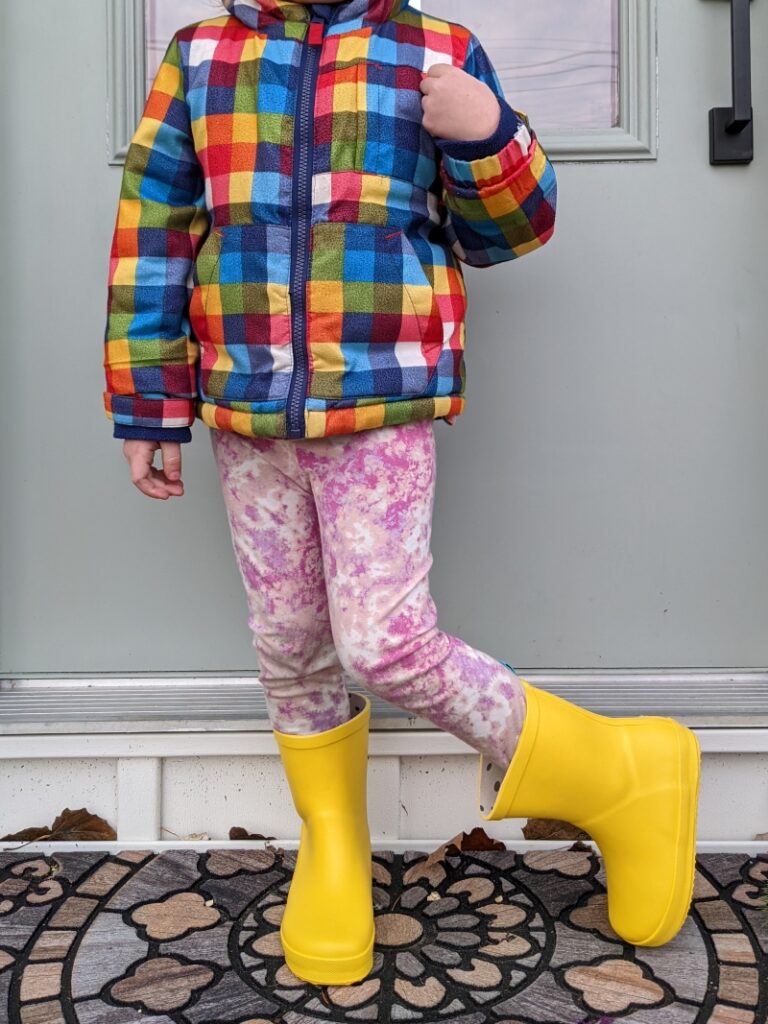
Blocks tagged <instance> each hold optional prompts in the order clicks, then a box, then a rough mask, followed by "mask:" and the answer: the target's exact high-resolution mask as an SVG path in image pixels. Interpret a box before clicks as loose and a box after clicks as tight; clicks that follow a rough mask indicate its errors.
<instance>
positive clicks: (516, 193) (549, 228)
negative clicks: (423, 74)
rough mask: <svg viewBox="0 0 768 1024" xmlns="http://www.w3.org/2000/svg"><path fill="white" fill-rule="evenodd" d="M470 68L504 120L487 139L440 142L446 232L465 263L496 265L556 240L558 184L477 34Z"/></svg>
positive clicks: (467, 60)
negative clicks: (491, 92) (554, 235)
mask: <svg viewBox="0 0 768 1024" xmlns="http://www.w3.org/2000/svg"><path fill="white" fill-rule="evenodd" d="M463 70H464V71H466V72H467V73H468V74H470V75H472V76H473V77H474V78H477V79H479V80H480V81H481V82H484V83H485V84H486V85H487V86H489V87H490V88H491V89H492V90H493V92H494V93H495V94H496V97H497V99H498V101H499V105H500V107H501V119H500V121H499V125H498V128H497V129H496V131H495V132H493V134H491V135H489V136H487V137H486V138H484V139H477V140H466V141H464V140H456V139H442V138H439V137H435V142H436V144H437V145H438V147H439V148H440V150H441V155H440V161H439V171H440V178H441V180H442V185H443V188H442V194H443V201H444V203H445V206H446V207H447V214H448V215H447V220H446V222H445V224H444V228H445V232H446V235H447V238H448V241H449V243H450V245H451V248H452V249H453V251H454V252H455V254H456V256H457V257H458V259H460V260H462V262H464V263H466V264H467V265H469V266H474V267H488V266H493V265H494V264H496V263H503V262H504V261H505V260H512V259H516V258H517V257H518V256H522V255H524V254H525V253H527V252H531V251H532V250H534V249H537V248H539V247H540V246H542V245H544V243H545V242H547V241H548V240H549V239H550V238H551V237H552V235H553V233H554V224H555V210H556V206H557V180H556V178H555V171H554V168H553V167H552V164H551V163H550V161H549V159H548V157H547V155H546V153H545V152H544V150H543V149H542V147H541V144H540V143H539V141H538V138H537V137H536V132H535V131H534V130H533V128H532V127H531V125H530V123H529V121H528V117H527V115H526V114H525V113H524V112H523V111H519V110H515V109H514V108H512V107H511V106H510V105H509V103H508V102H507V100H506V98H505V96H504V92H503V90H502V88H501V83H500V82H499V78H498V75H497V74H496V70H495V69H494V67H493V65H492V64H491V61H490V59H489V57H488V55H487V54H486V52H485V50H484V49H483V47H482V45H481V43H480V41H479V40H478V38H477V36H475V35H474V33H470V39H469V44H468V46H467V51H466V57H465V60H464V66H463Z"/></svg>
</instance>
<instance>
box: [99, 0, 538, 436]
mask: <svg viewBox="0 0 768 1024" xmlns="http://www.w3.org/2000/svg"><path fill="white" fill-rule="evenodd" d="M223 2H224V6H225V7H226V10H225V11H222V14H221V16H219V17H213V18H209V19H206V20H204V21H199V22H195V23H194V24H191V25H187V26H185V27H183V28H181V29H179V30H178V31H177V32H176V33H175V34H174V36H173V38H172V40H171V42H170V44H169V46H168V48H167V50H166V52H165V55H164V57H163V60H162V63H161V65H160V68H159V70H158V72H157V75H156V77H155V79H154V82H153V84H152V87H151V90H150V93H149V96H148V98H147V101H146V105H145V107H144V111H143V114H142V117H141V119H140V123H139V125H138V127H137V129H136V131H135V134H134V135H133V137H132V140H131V142H130V146H129V149H128V152H127V156H126V160H125V166H124V169H123V176H122V185H121V190H120V196H119V203H118V210H117V217H116V222H115V227H114V234H113V239H112V245H111V253H110V266H109V277H108V301H107V324H106V330H105V336H104V369H105V374H106V390H105V391H104V396H103V397H104V408H105V411H106V416H107V418H108V419H110V420H112V421H113V434H114V436H115V437H119V438H145V439H154V440H166V441H189V440H190V439H191V430H190V427H191V425H192V424H193V423H194V421H195V418H198V419H201V420H202V421H203V422H204V423H205V424H207V425H208V426H209V427H212V428H216V429H223V430H232V431H236V432H238V433H240V434H244V435H248V436H259V435H261V436H268V437H288V438H300V437H323V436H327V435H332V434H347V433H353V432H355V431H359V430H365V429H368V428H372V427H377V426H381V425H386V424H393V423H403V422H407V421H410V420H420V419H428V418H440V419H445V420H446V421H447V422H448V423H452V422H453V420H454V419H455V417H456V416H457V415H459V414H460V413H461V412H462V411H463V409H464V402H465V398H464V386H465V379H466V378H465V367H464V341H465V314H466V310H467V293H466V289H465V284H464V278H463V273H462V265H463V264H466V265H467V266H472V267H488V266H492V265H494V264H497V263H501V262H503V261H505V260H512V259H516V258H517V257H519V256H522V255H524V254H525V253H528V252H531V251H532V250H534V249H536V248H538V247H540V246H542V245H543V244H544V243H545V242H546V241H547V240H548V239H549V238H550V237H551V236H552V234H553V231H554V220H555V207H556V194H557V186H556V180H555V173H554V170H553V168H552V165H551V164H550V162H549V160H548V158H547V156H546V154H545V152H544V150H543V149H542V147H541V145H540V144H539V142H538V139H537V137H536V133H535V131H534V130H533V128H532V127H531V125H530V122H529V119H528V117H527V116H526V114H525V113H524V112H522V111H518V110H514V109H513V108H512V107H511V106H510V105H509V103H508V102H507V101H506V99H505V97H504V94H503V92H502V89H501V85H500V83H499V80H498V77H497V74H496V71H495V69H494V68H493V66H492V65H491V62H490V60H489V58H488V56H487V54H486V53H485V51H484V50H483V48H482V46H481V44H480V42H479V40H478V39H477V37H476V36H475V35H474V34H473V33H472V32H471V31H470V30H469V29H467V28H465V27H464V26H462V25H459V24H456V23H452V22H449V21H446V20H444V19H441V18H439V17H435V16H434V15H432V14H429V13H426V12H423V11H417V10H415V9H413V8H412V7H410V6H409V5H408V2H407V0H344V2H342V3H340V4H322V3H320V4H317V3H315V4H313V5H312V6H311V8H310V7H308V6H306V5H304V4H300V3H296V2H293V0H223ZM442 62H445V63H452V64H454V65H457V66H458V67H461V68H463V69H464V70H465V71H466V72H468V73H469V74H471V75H473V76H475V77H476V78H478V79H480V80H481V81H483V82H485V83H486V84H487V85H488V86H490V88H491V89H492V90H493V91H494V93H495V94H496V96H497V97H498V99H499V104H500V107H501V120H500V122H499V126H498V128H497V130H496V131H495V132H494V133H493V135H490V136H488V137H487V138H485V139H481V140H477V141H475V140H472V141H469V140H466V141H465V140H448V139H440V138H435V137H433V136H431V135H430V134H429V132H427V131H426V130H425V129H424V128H423V127H422V123H421V121H422V105H421V99H422V93H421V91H420V89H419V84H420V82H421V80H422V76H423V75H424V74H425V73H426V71H427V70H428V68H429V67H430V66H431V65H432V64H434V63H442Z"/></svg>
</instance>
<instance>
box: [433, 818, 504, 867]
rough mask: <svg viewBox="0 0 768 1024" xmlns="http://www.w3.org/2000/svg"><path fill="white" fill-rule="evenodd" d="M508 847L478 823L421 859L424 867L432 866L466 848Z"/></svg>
mask: <svg viewBox="0 0 768 1024" xmlns="http://www.w3.org/2000/svg"><path fill="white" fill-rule="evenodd" d="M506 848H507V847H506V845H505V844H504V843H502V842H501V840H500V839H492V838H491V837H490V836H489V835H488V833H487V832H486V831H485V829H483V828H480V826H479V825H478V826H477V827H475V828H473V829H472V831H471V832H459V833H458V834H457V835H455V836H454V837H453V838H452V839H449V840H448V841H447V842H445V843H443V845H442V846H438V848H437V849H436V850H434V851H433V852H432V853H430V855H429V856H428V857H427V859H426V860H424V861H421V865H422V867H431V866H432V865H433V864H439V863H440V862H442V861H443V860H445V858H446V857H455V856H456V854H457V853H462V852H463V851H465V850H466V851H470V850H475V851H477V850H506Z"/></svg>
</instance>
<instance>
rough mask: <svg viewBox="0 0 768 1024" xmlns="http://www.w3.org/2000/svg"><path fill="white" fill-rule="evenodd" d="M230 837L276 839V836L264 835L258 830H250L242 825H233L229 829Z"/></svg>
mask: <svg viewBox="0 0 768 1024" xmlns="http://www.w3.org/2000/svg"><path fill="white" fill-rule="evenodd" d="M229 838H230V839H267V840H269V839H274V838H275V837H274V836H262V835H259V833H258V832H249V831H248V830H247V829H245V828H242V827H241V826H240V825H233V826H232V828H231V829H230V830H229Z"/></svg>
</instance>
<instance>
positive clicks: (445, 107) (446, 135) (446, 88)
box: [419, 64, 501, 142]
mask: <svg viewBox="0 0 768 1024" xmlns="http://www.w3.org/2000/svg"><path fill="white" fill-rule="evenodd" d="M419 88H420V89H421V92H422V94H423V95H422V99H421V108H422V110H423V111H424V117H423V119H422V124H423V126H424V128H426V130H427V131H428V132H429V133H430V135H436V136H438V137H440V138H443V139H454V140H459V141H466V142H470V141H474V140H476V139H484V138H485V137H486V136H487V135H492V134H493V133H494V132H495V131H496V129H497V128H498V127H499V121H500V120H501V106H500V104H499V101H498V98H497V96H496V94H495V93H494V91H493V89H491V88H490V87H489V86H487V85H486V84H485V82H481V81H480V80H479V79H477V78H474V77H473V76H472V75H470V74H468V73H467V72H466V71H462V69H461V68H457V67H456V66H455V65H453V64H433V65H432V66H431V67H430V69H429V71H427V73H426V74H425V75H424V76H423V78H422V80H421V83H420V85H419Z"/></svg>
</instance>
